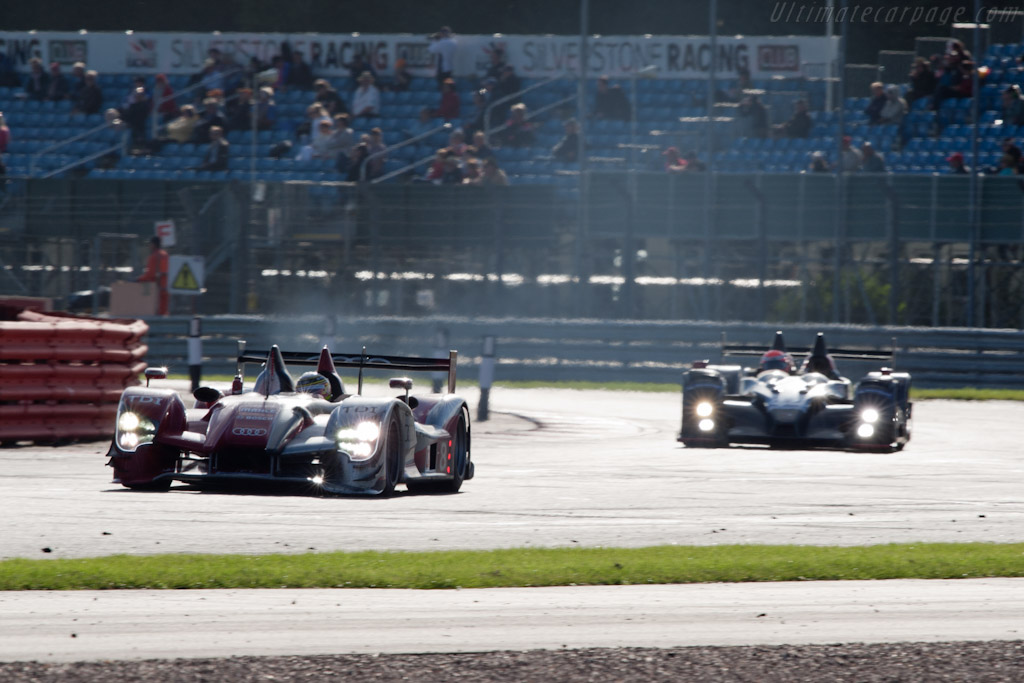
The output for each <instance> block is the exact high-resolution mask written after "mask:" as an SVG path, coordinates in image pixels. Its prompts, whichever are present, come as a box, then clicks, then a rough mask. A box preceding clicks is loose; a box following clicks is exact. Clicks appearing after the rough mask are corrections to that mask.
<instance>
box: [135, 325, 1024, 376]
mask: <svg viewBox="0 0 1024 683" xmlns="http://www.w3.org/2000/svg"><path fill="white" fill-rule="evenodd" d="M190 321H191V318H189V317H172V318H161V319H150V320H148V321H147V322H149V324H150V332H149V337H148V343H149V348H150V351H149V356H148V359H149V361H150V362H151V363H154V364H167V365H169V366H170V368H171V370H172V372H181V373H184V372H185V367H186V362H187V335H188V333H189V322H190ZM202 329H203V334H204V340H203V355H204V357H205V360H204V366H205V368H204V371H205V372H206V373H207V374H210V373H217V374H231V373H233V372H234V369H235V364H234V357H235V354H236V348H237V346H236V343H237V340H239V339H244V340H246V341H247V342H248V343H249V346H250V348H258V347H259V348H267V347H269V346H270V345H271V344H278V345H279V346H281V348H282V349H286V350H292V351H312V352H315V351H317V350H318V349H319V348H320V347H321V346H322V345H323V344H327V345H328V346H329V347H330V348H331V350H332V351H335V352H338V353H352V352H356V353H358V352H359V351H360V350H361V349H362V348H363V347H366V349H367V351H368V352H369V353H371V354H373V353H378V354H402V355H427V356H430V355H437V356H442V355H445V354H446V353H447V351H448V349H449V348H453V349H457V350H458V351H459V372H460V373H461V376H462V377H463V378H464V379H466V378H467V377H468V378H469V379H474V378H475V377H476V375H475V373H476V372H477V371H478V370H479V367H480V361H481V355H482V347H483V340H484V339H485V338H487V337H494V339H495V341H496V348H497V358H498V361H497V369H496V378H497V381H498V382H500V381H501V380H537V381H555V380H576V381H595V382H602V381H603V382H607V381H631V382H657V383H674V382H676V381H678V379H679V373H680V372H681V371H682V370H683V369H684V368H685V367H686V366H687V365H688V364H689V363H691V362H693V361H694V360H700V359H711V360H719V359H720V358H721V356H720V349H721V344H722V342H723V340H726V339H727V340H728V341H730V342H736V343H740V344H752V345H762V344H763V345H764V346H765V348H767V347H768V345H770V343H771V341H772V338H773V336H774V333H775V330H776V329H782V330H783V331H784V333H785V335H786V339H787V342H788V343H789V344H790V345H791V346H793V347H801V346H803V347H806V346H810V345H811V344H812V343H813V341H814V338H815V335H816V334H817V333H818V332H819V331H820V332H824V333H825V335H826V338H827V340H828V342H829V344H830V345H832V346H835V347H843V348H865V349H874V350H882V351H887V350H892V352H893V360H892V365H893V367H895V368H896V369H898V370H902V371H908V372H910V373H912V375H913V379H914V383H915V384H916V385H918V386H932V387H935V386H938V387H960V386H981V387H1013V388H1020V387H1024V355H1022V353H1021V352H1022V351H1024V333H1021V332H1018V331H1015V330H980V329H962V328H911V327H877V326H876V327H868V326H855V325H797V324H792V325H785V326H782V327H776V326H773V325H766V324H750V323H723V324H718V323H707V322H703V323H698V322H654V321H607V320H575V321H558V320H549V319H508V318H467V317H432V318H407V317H406V318H394V317H393V318H376V317H375V318H347V317H334V316H306V317H299V318H295V317H293V318H265V317H261V316H217V317H212V318H206V319H205V320H203V324H202ZM733 362H737V363H739V362H743V361H742V359H733ZM747 362H749V360H747ZM839 369H840V371H841V372H842V373H843V374H845V375H847V376H849V377H851V378H852V379H854V380H856V379H859V378H860V376H862V375H863V374H864V373H865V372H868V371H869V370H875V369H878V367H877V365H875V366H870V365H867V364H864V363H858V362H855V361H844V362H842V363H840V368H839Z"/></svg>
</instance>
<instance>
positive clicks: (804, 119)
mask: <svg viewBox="0 0 1024 683" xmlns="http://www.w3.org/2000/svg"><path fill="white" fill-rule="evenodd" d="M813 128H814V121H813V120H812V119H811V115H810V113H809V112H808V111H807V100H805V99H803V98H801V99H798V100H796V101H795V102H793V115H792V116H791V117H789V120H788V121H784V122H783V123H780V124H778V125H776V126H775V134H776V135H778V136H781V137H786V138H808V137H810V136H811V130H812V129H813Z"/></svg>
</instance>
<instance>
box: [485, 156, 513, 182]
mask: <svg viewBox="0 0 1024 683" xmlns="http://www.w3.org/2000/svg"><path fill="white" fill-rule="evenodd" d="M479 184H480V185H498V186H501V185H508V176H507V175H505V171H503V170H501V169H500V168H499V167H498V160H497V159H495V158H494V157H491V158H490V159H487V160H485V161H484V170H483V173H482V174H481V175H480V182H479Z"/></svg>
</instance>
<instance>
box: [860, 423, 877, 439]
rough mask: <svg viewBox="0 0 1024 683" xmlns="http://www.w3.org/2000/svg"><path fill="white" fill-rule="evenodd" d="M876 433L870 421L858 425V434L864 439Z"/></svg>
mask: <svg viewBox="0 0 1024 683" xmlns="http://www.w3.org/2000/svg"><path fill="white" fill-rule="evenodd" d="M874 435H875V428H874V427H873V426H871V425H869V424H868V423H866V422H865V423H863V424H861V425H860V426H859V427H857V436H859V437H860V438H862V439H870V438H871V437H873V436H874Z"/></svg>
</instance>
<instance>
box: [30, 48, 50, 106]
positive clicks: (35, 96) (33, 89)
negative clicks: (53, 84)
mask: <svg viewBox="0 0 1024 683" xmlns="http://www.w3.org/2000/svg"><path fill="white" fill-rule="evenodd" d="M49 88H50V77H49V76H48V75H47V74H46V72H45V71H43V61H42V60H41V59H39V58H38V57H33V58H32V59H31V60H30V61H29V74H28V78H27V79H26V80H25V94H26V95H27V96H28V98H29V99H32V100H43V99H46V93H47V91H48V90H49Z"/></svg>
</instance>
